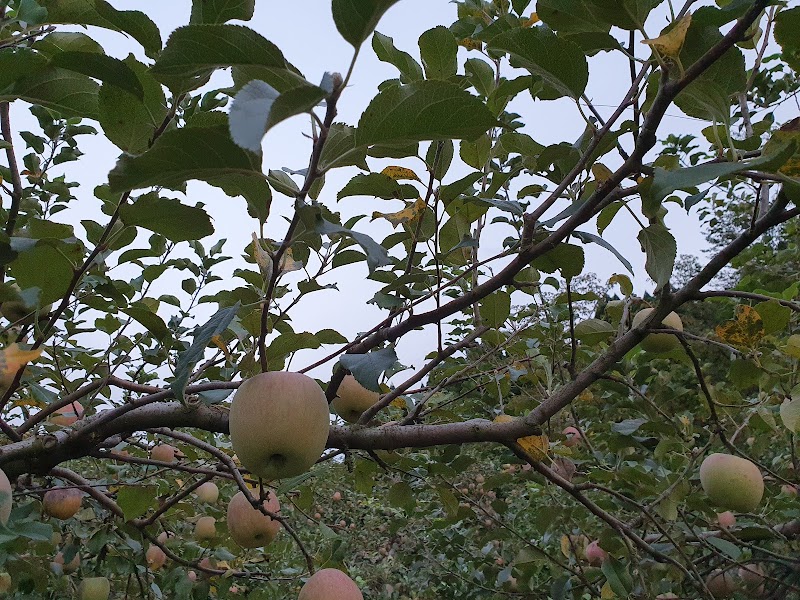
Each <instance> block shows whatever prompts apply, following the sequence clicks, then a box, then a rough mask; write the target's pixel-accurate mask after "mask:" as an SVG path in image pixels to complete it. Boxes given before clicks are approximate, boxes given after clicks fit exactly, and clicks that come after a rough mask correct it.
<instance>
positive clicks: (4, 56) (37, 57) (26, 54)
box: [0, 48, 47, 93]
mask: <svg viewBox="0 0 800 600" xmlns="http://www.w3.org/2000/svg"><path fill="white" fill-rule="evenodd" d="M46 67H47V59H46V58H45V57H44V56H42V55H41V54H39V53H37V52H34V51H32V50H29V49H28V48H13V49H7V48H6V49H4V50H3V51H2V52H0V93H3V91H4V90H5V89H6V88H8V87H9V86H11V85H12V84H13V83H14V82H15V81H18V80H20V79H23V78H25V77H28V76H30V75H31V74H32V73H35V72H38V71H41V70H43V69H44V68H46Z"/></svg>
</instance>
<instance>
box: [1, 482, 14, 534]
mask: <svg viewBox="0 0 800 600" xmlns="http://www.w3.org/2000/svg"><path fill="white" fill-rule="evenodd" d="M13 503H14V501H13V496H12V494H11V482H10V481H9V480H8V476H7V475H6V474H5V473H4V472H3V471H2V469H0V523H2V524H3V525H5V524H6V523H8V517H9V516H11V505H12V504H13Z"/></svg>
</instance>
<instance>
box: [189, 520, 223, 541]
mask: <svg viewBox="0 0 800 600" xmlns="http://www.w3.org/2000/svg"><path fill="white" fill-rule="evenodd" d="M194 537H195V539H197V540H199V541H202V540H213V539H214V538H215V537H217V520H216V519H215V518H214V517H200V518H199V519H197V523H195V526H194Z"/></svg>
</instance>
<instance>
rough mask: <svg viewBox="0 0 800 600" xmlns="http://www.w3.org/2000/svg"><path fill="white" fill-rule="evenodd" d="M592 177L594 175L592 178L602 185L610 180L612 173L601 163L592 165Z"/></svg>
mask: <svg viewBox="0 0 800 600" xmlns="http://www.w3.org/2000/svg"><path fill="white" fill-rule="evenodd" d="M592 175H594V178H595V179H597V181H598V182H599V183H603V182H604V181H607V180H609V179H611V177H612V176H613V175H614V173H613V171H611V169H609V168H608V167H607V166H605V165H604V164H603V163H594V164H593V165H592Z"/></svg>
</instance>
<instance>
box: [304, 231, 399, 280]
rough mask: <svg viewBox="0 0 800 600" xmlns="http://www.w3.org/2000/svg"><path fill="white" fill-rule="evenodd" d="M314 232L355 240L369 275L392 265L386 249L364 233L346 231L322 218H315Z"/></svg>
mask: <svg viewBox="0 0 800 600" xmlns="http://www.w3.org/2000/svg"><path fill="white" fill-rule="evenodd" d="M316 230H317V233H320V234H322V235H327V236H329V237H330V236H333V235H345V236H348V237H351V238H353V240H355V241H356V243H357V244H358V245H359V246H361V248H362V249H363V250H364V252H365V253H366V255H367V266H368V268H369V270H370V273H371V272H372V271H374V270H375V269H376V268H378V267H384V266H386V265H390V264H392V261H391V259H390V258H389V253H388V252H387V251H386V248H384V247H383V246H381V245H380V244H379V243H378V242H376V241H375V240H373V239H372V238H371V237H370V236H368V235H366V234H364V233H359V232H357V231H353V230H352V229H348V228H347V227H343V226H341V225H337V224H336V223H331V222H330V221H326V220H325V219H323V218H322V217H318V218H317V222H316Z"/></svg>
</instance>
